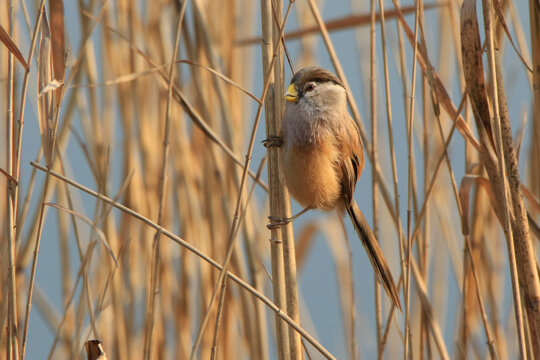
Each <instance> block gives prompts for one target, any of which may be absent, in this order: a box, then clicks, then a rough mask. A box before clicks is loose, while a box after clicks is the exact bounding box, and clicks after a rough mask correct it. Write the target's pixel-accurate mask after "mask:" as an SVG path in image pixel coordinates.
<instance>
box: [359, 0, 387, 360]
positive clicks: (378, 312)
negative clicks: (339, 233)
mask: <svg viewBox="0 0 540 360" xmlns="http://www.w3.org/2000/svg"><path fill="white" fill-rule="evenodd" d="M370 8H371V21H370V42H369V44H370V46H369V53H370V61H369V76H370V77H369V99H370V120H371V151H370V152H369V154H370V157H371V159H370V162H371V163H372V164H377V163H378V162H379V159H378V153H377V145H378V141H377V137H378V126H377V83H376V81H377V80H376V72H377V67H376V58H377V54H376V39H377V36H376V31H375V20H376V16H375V0H371V2H370ZM371 189H372V193H373V196H372V211H373V235H375V238H378V236H379V221H378V211H379V198H378V189H379V186H378V184H377V177H376V175H375V171H373V172H372V173H371ZM373 279H374V282H373V284H374V288H375V319H376V322H377V358H378V359H380V358H382V356H383V352H384V351H383V350H384V347H383V346H382V345H383V344H382V327H383V323H382V321H383V320H382V308H381V286H380V284H379V282H378V281H377V277H376V276H375V275H374V277H373ZM355 355H356V353H355Z"/></svg>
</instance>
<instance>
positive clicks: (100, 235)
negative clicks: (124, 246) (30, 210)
mask: <svg viewBox="0 0 540 360" xmlns="http://www.w3.org/2000/svg"><path fill="white" fill-rule="evenodd" d="M45 205H47V206H50V207H53V208H56V209H58V210H62V211H65V212H67V213H68V214H71V215H73V216H75V217H77V218H79V219H81V220H82V221H84V222H85V223H87V224H88V225H90V226H91V227H92V229H93V230H94V231H95V232H96V234H97V236H98V239H99V240H100V241H101V243H102V244H103V246H104V247H105V249H107V252H108V253H109V255H110V256H111V258H112V259H113V261H114V263H115V265H116V267H118V261H117V260H116V256H114V252H113V251H112V249H111V247H110V246H109V242H108V241H107V237H106V236H105V234H104V233H103V231H101V229H100V228H98V227H97V225H96V224H95V223H94V222H93V221H92V220H90V219H89V218H87V217H86V216H84V215H82V214H79V213H78V212H75V211H73V210H71V209H68V208H66V207H64V206H62V205H58V204H55V203H51V202H48V203H45Z"/></svg>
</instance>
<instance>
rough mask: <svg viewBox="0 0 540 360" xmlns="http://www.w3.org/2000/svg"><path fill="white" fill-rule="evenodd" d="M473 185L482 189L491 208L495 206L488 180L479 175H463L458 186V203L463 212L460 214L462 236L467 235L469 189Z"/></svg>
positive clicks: (495, 201) (495, 202)
mask: <svg viewBox="0 0 540 360" xmlns="http://www.w3.org/2000/svg"><path fill="white" fill-rule="evenodd" d="M474 184H477V185H479V186H481V187H482V188H484V190H485V191H486V193H487V194H488V196H489V200H490V202H491V206H493V208H495V207H496V206H497V200H496V199H495V195H493V191H492V190H491V184H490V182H489V180H488V179H486V178H485V177H483V176H480V175H465V176H464V177H463V179H461V183H460V184H459V201H460V203H461V208H462V210H463V211H462V213H461V216H462V219H461V232H462V233H463V235H469V199H470V192H471V188H472V186H473V185H474Z"/></svg>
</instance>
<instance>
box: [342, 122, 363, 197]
mask: <svg viewBox="0 0 540 360" xmlns="http://www.w3.org/2000/svg"><path fill="white" fill-rule="evenodd" d="M344 122H345V126H343V128H342V130H341V132H342V133H341V136H340V137H339V139H340V142H339V146H340V147H341V164H340V165H341V186H342V188H343V200H344V201H345V205H346V206H348V205H349V204H350V203H351V201H352V199H353V195H354V189H355V187H356V182H357V181H358V179H359V178H360V175H361V174H362V170H363V169H364V147H363V146H362V140H361V138H360V134H359V132H358V128H357V127H356V124H355V123H354V122H353V120H352V119H351V117H350V116H349V114H346V118H345V119H344Z"/></svg>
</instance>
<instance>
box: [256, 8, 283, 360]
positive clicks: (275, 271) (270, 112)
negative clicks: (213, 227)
mask: <svg viewBox="0 0 540 360" xmlns="http://www.w3.org/2000/svg"><path fill="white" fill-rule="evenodd" d="M272 24H273V21H272V1H271V0H261V26H262V41H261V50H262V62H263V64H262V68H263V77H264V78H265V79H269V81H270V85H269V86H270V87H269V90H268V92H269V96H267V98H266V101H265V106H264V118H265V124H266V136H267V137H269V136H271V135H277V134H278V123H277V119H276V113H275V103H276V101H281V99H276V95H275V93H276V87H277V86H279V85H277V84H276V81H275V80H276V78H275V76H274V74H275V72H274V69H273V68H272V65H271V64H272V60H273V56H274V54H273V53H272V48H273V47H274V46H275V44H274V42H273V36H272V29H273V25H272ZM266 154H267V155H266V156H267V157H268V162H267V164H268V182H269V205H270V215H271V216H274V215H275V216H280V209H281V206H280V204H279V201H280V196H279V193H280V181H279V171H278V149H277V148H276V147H272V146H271V147H268V148H267V153H266ZM282 239H283V236H282V231H281V229H272V230H271V231H270V251H271V261H272V289H273V295H274V303H275V304H276V306H277V307H279V308H281V309H287V298H286V289H285V268H284V266H285V265H284V257H283V241H282ZM275 326H276V342H277V344H276V351H277V355H278V359H279V360H288V359H289V352H288V350H289V336H288V333H289V329H288V328H287V326H286V324H284V323H283V322H282V321H281V320H280V319H279V318H278V317H277V316H276V317H275Z"/></svg>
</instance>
